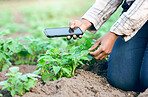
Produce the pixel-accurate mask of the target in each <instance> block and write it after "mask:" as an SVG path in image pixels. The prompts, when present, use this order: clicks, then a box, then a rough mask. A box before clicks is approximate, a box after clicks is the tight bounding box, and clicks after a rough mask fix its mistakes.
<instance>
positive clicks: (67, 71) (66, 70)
mask: <svg viewBox="0 0 148 97" xmlns="http://www.w3.org/2000/svg"><path fill="white" fill-rule="evenodd" d="M62 70H63V71H65V72H66V73H67V74H70V73H69V70H68V69H66V68H62Z"/></svg>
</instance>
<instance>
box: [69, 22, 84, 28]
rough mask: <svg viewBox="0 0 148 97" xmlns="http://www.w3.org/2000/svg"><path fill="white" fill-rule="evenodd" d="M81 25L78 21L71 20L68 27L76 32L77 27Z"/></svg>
mask: <svg viewBox="0 0 148 97" xmlns="http://www.w3.org/2000/svg"><path fill="white" fill-rule="evenodd" d="M81 25H82V22H81V21H79V20H72V21H71V22H70V23H69V27H71V28H72V29H74V30H76V29H77V28H78V27H80V26H81Z"/></svg>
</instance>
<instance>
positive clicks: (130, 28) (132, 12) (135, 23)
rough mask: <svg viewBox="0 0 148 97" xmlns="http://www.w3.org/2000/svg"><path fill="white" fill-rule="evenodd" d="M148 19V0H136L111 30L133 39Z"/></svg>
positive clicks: (125, 38)
mask: <svg viewBox="0 0 148 97" xmlns="http://www.w3.org/2000/svg"><path fill="white" fill-rule="evenodd" d="M147 20H148V0H135V2H134V3H133V4H132V6H131V7H130V8H129V9H128V11H127V12H124V13H123V14H122V15H121V16H120V18H119V19H118V20H117V21H116V22H115V24H114V25H113V26H112V27H111V29H110V31H111V32H113V33H115V34H117V35H122V36H124V37H123V38H124V40H125V41H128V40H129V39H131V38H132V37H133V36H134V35H135V34H136V33H137V32H138V30H139V29H140V28H141V27H142V26H143V25H144V24H145V23H146V22H147Z"/></svg>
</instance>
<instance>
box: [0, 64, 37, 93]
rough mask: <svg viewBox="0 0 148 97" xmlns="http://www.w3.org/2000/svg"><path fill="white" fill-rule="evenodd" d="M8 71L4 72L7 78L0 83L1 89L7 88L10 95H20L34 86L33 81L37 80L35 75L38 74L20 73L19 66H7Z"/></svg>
mask: <svg viewBox="0 0 148 97" xmlns="http://www.w3.org/2000/svg"><path fill="white" fill-rule="evenodd" d="M9 70H10V73H6V76H8V77H9V78H8V80H6V81H2V82H0V85H2V86H3V88H2V90H5V89H7V90H8V91H10V93H11V95H12V96H14V95H20V96H22V95H23V94H24V93H26V92H27V91H29V89H30V88H31V87H34V85H35V83H36V82H37V81H38V79H37V77H38V78H39V77H40V76H38V75H36V74H31V73H28V74H24V75H22V73H21V72H18V71H19V67H11V68H9Z"/></svg>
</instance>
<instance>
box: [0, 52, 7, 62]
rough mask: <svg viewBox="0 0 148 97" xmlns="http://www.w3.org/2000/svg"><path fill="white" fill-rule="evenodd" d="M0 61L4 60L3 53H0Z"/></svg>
mask: <svg viewBox="0 0 148 97" xmlns="http://www.w3.org/2000/svg"><path fill="white" fill-rule="evenodd" d="M2 59H6V55H5V54H4V53H3V52H0V61H1V60H2Z"/></svg>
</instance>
